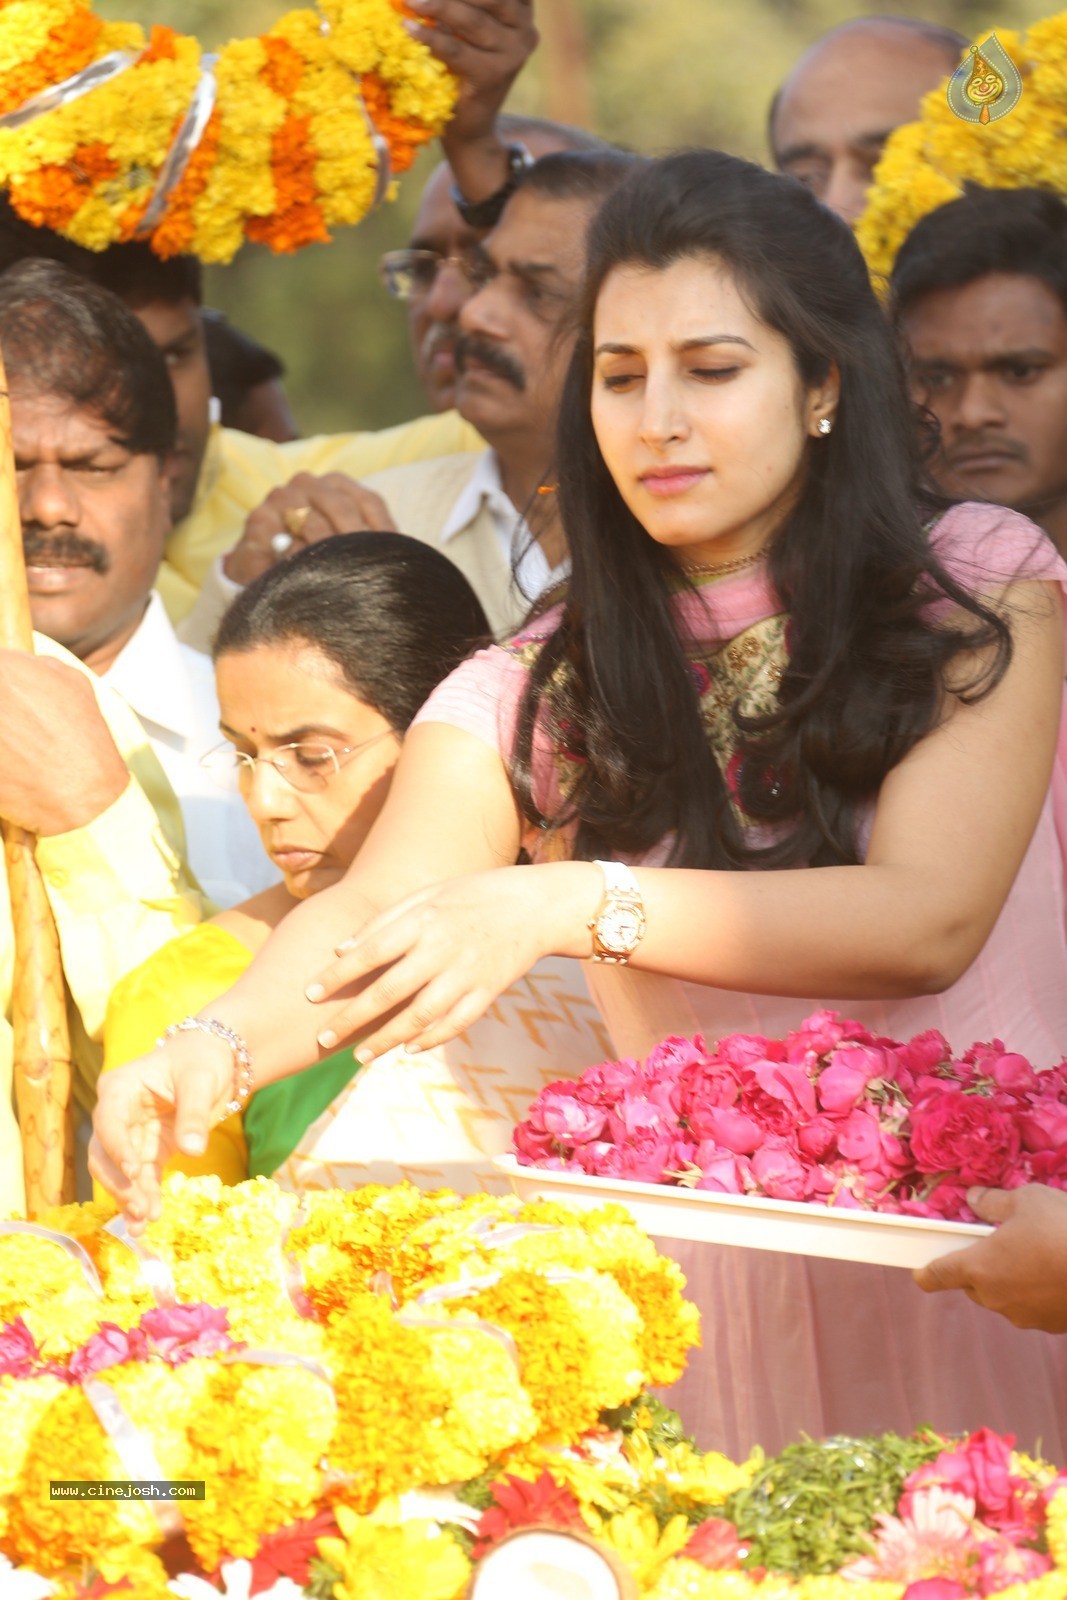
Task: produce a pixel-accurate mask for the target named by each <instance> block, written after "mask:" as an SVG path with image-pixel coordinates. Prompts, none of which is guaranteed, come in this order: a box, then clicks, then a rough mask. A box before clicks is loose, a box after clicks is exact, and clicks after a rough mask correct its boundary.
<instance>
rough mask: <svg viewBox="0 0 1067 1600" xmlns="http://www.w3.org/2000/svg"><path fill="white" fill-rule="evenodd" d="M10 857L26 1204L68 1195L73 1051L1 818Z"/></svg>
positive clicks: (26, 876) (11, 559) (17, 551)
mask: <svg viewBox="0 0 1067 1600" xmlns="http://www.w3.org/2000/svg"><path fill="white" fill-rule="evenodd" d="M0 647H2V648H4V649H8V650H28V651H30V652H31V653H32V651H33V624H32V622H31V620H30V597H29V591H28V589H27V586H26V565H25V562H24V560H23V555H22V522H21V518H20V516H19V502H18V490H17V487H16V483H15V453H14V448H13V445H12V438H11V404H10V399H9V396H8V389H7V375H6V373H5V371H4V363H3V355H2V353H0ZM0 828H2V829H3V836H4V857H5V860H6V862H7V880H8V892H9V894H10V897H11V922H12V927H13V929H14V936H15V969H14V980H13V985H12V997H11V1012H12V1015H11V1021H12V1027H13V1029H14V1035H15V1042H14V1077H15V1104H16V1107H17V1110H18V1119H19V1128H20V1130H21V1136H22V1159H23V1165H24V1169H25V1179H26V1210H27V1213H28V1215H29V1216H30V1217H34V1216H38V1215H39V1214H40V1213H41V1211H42V1210H43V1209H44V1208H45V1207H46V1206H53V1205H60V1204H63V1203H65V1202H67V1201H69V1200H73V1199H74V1132H73V1107H72V1103H71V1076H72V1073H71V1059H70V1057H71V1051H70V1036H69V1032H68V1028H67V1002H66V989H65V985H64V981H63V958H62V955H61V953H60V948H59V934H58V933H57V931H56V924H55V919H54V917H53V916H52V908H51V906H50V905H49V902H48V895H47V893H46V891H45V886H44V882H43V880H42V878H41V873H40V870H39V868H38V866H37V860H36V856H35V854H34V846H35V843H36V840H35V838H34V835H33V834H32V833H27V831H26V830H25V828H20V827H18V826H17V825H16V824H14V823H11V822H7V821H6V820H0Z"/></svg>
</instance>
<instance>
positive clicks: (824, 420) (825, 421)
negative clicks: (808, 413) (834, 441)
mask: <svg viewBox="0 0 1067 1600" xmlns="http://www.w3.org/2000/svg"><path fill="white" fill-rule="evenodd" d="M832 427H833V423H832V422H831V421H830V418H829V417H820V418H819V432H820V433H821V434H823V435H824V436H825V435H826V434H828V433H829V432H830V429H831V428H832Z"/></svg>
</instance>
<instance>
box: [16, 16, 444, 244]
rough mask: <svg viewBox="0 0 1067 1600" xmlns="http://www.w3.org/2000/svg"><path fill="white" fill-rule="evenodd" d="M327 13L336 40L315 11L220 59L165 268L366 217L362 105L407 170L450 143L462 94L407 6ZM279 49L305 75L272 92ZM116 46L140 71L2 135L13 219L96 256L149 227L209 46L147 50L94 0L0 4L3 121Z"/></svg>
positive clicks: (162, 229) (175, 195)
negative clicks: (429, 149) (279, 44)
mask: <svg viewBox="0 0 1067 1600" xmlns="http://www.w3.org/2000/svg"><path fill="white" fill-rule="evenodd" d="M324 10H325V12H326V15H327V18H328V21H329V28H328V29H327V30H322V29H321V28H320V26H319V18H318V16H317V15H316V14H315V13H314V12H313V11H311V10H310V9H309V10H304V11H296V12H291V13H289V14H288V15H287V16H286V17H284V18H283V19H282V20H281V22H280V23H279V24H278V25H277V26H276V27H275V28H274V29H272V30H271V32H270V33H269V34H267V35H264V36H262V37H261V38H254V39H238V40H234V41H232V42H231V43H230V44H227V45H226V46H225V47H224V48H223V49H222V50H221V51H220V52H219V55H218V59H217V62H216V64H215V67H214V75H215V82H216V85H217V104H216V108H215V114H214V115H213V116H212V118H211V120H210V123H209V125H208V130H207V131H205V134H204V136H203V137H202V139H201V143H200V147H199V149H198V150H197V151H195V152H193V154H192V157H191V159H190V161H189V162H188V164H187V166H186V176H188V175H189V174H190V173H192V174H193V177H192V178H191V180H190V182H189V184H188V185H186V182H185V177H183V178H181V179H180V180H179V181H178V182H177V183H176V184H175V186H174V188H173V189H172V191H171V192H170V193H169V194H167V195H165V196H164V197H163V201H164V213H163V216H162V220H157V222H156V227H155V230H154V232H153V240H154V242H155V244H156V246H157V248H158V249H159V250H160V253H161V254H164V255H167V254H174V253H175V251H177V250H183V249H189V250H193V251H195V252H196V253H198V254H199V255H201V256H202V257H203V259H205V260H209V261H216V260H218V261H223V260H228V259H229V258H230V257H231V256H232V255H233V253H234V251H235V250H237V249H238V248H239V247H240V245H241V244H242V243H243V242H244V240H245V238H246V237H248V238H254V239H257V240H260V241H261V242H266V243H268V244H270V245H271V247H272V248H274V249H291V248H294V247H295V246H296V245H299V244H301V243H306V242H308V240H309V239H311V238H325V237H328V234H327V233H326V232H325V224H326V222H327V221H331V222H334V221H337V222H353V221H358V220H359V218H360V217H362V216H363V215H364V214H365V212H366V211H367V209H368V208H369V207H370V205H371V204H372V203H373V200H374V197H375V194H376V191H377V187H378V181H377V157H376V155H375V151H374V148H373V144H372V141H371V138H370V136H369V131H368V127H367V120H366V112H365V109H364V107H368V108H370V109H371V111H372V114H373V115H374V117H375V119H376V123H377V125H378V127H379V128H380V131H381V133H382V136H383V137H384V139H385V140H386V141H387V143H388V145H389V147H390V153H391V167H392V170H393V171H395V172H399V171H403V170H406V168H407V166H408V165H410V162H411V159H412V154H413V152H414V150H415V148H416V147H417V146H418V145H420V144H423V143H425V142H427V141H428V140H429V139H431V138H432V137H433V136H434V135H435V134H436V133H438V132H440V130H441V128H442V127H443V126H444V124H445V122H446V121H447V120H448V117H449V115H450V114H451V111H452V109H453V106H454V104H455V98H456V93H457V85H456V83H455V81H454V79H453V78H452V76H451V74H450V73H449V72H448V71H447V70H446V68H445V67H443V66H442V64H441V63H440V62H439V61H437V60H436V59H435V58H434V57H433V56H432V55H431V54H430V52H429V51H428V50H427V49H426V47H425V46H424V45H422V44H420V43H418V42H417V41H416V40H414V39H412V38H411V36H410V35H409V34H408V33H407V31H406V30H405V28H404V27H403V24H402V20H401V16H400V8H399V6H398V5H394V4H393V3H392V0H327V4H326V5H325V6H324ZM282 39H284V40H285V41H286V42H287V44H288V45H289V47H290V50H291V53H292V56H293V67H294V70H293V71H292V72H291V73H288V74H285V75H283V76H284V80H285V81H284V82H283V83H279V84H275V85H274V86H272V84H271V83H270V82H269V81H268V80H269V76H270V75H269V73H268V72H266V71H265V68H266V67H267V65H268V56H267V48H266V47H267V44H268V42H270V41H272V40H273V41H279V40H282ZM119 49H122V50H128V51H131V52H133V53H134V54H136V56H137V58H138V59H136V60H135V61H134V62H133V63H131V65H129V66H128V67H127V68H126V70H125V71H124V72H122V73H121V74H120V75H119V76H118V77H117V78H115V79H112V80H111V81H110V82H107V83H104V84H101V85H99V86H98V87H97V88H96V89H95V90H94V92H93V93H92V94H91V95H85V96H82V97H81V98H79V99H77V100H72V101H69V102H68V103H67V104H66V105H62V106H58V107H56V108H55V109H53V110H52V111H50V112H48V113H46V114H44V115H42V116H39V117H36V118H34V119H32V120H31V121H29V122H27V123H26V124H24V125H23V126H22V127H21V128H14V129H3V130H0V184H4V185H6V186H7V187H8V190H9V194H10V197H11V201H12V204H13V205H14V207H15V209H16V210H17V211H18V212H19V214H20V215H21V216H23V217H25V218H26V220H28V221H29V222H31V223H34V224H35V225H46V226H48V227H50V228H53V229H55V230H56V231H58V232H61V233H63V234H64V235H65V236H66V237H68V238H70V239H73V240H74V241H75V242H77V243H79V244H83V245H86V246H88V247H89V248H92V249H103V248H105V247H106V246H107V245H108V244H110V243H113V242H114V241H115V240H118V239H125V238H129V237H131V236H132V235H133V234H134V233H135V232H136V231H137V228H138V226H139V224H140V222H141V219H142V217H143V215H144V212H145V209H146V207H147V205H148V202H149V199H150V197H151V196H152V195H153V193H154V191H155V188H156V184H157V180H158V178H159V175H160V172H161V170H162V168H163V163H164V161H165V159H166V156H167V152H168V150H169V148H170V146H171V143H172V140H173V138H174V134H175V130H176V129H177V127H178V126H179V125H180V124H181V121H182V119H183V117H184V116H185V113H186V111H187V109H188V107H189V105H190V103H191V101H192V97H193V94H194V91H195V89H196V85H197V84H198V82H199V81H201V78H202V73H203V71H204V68H203V65H202V61H201V51H200V46H199V45H198V43H197V41H196V40H195V39H193V38H189V37H184V36H182V35H180V34H177V33H175V32H174V31H173V30H171V29H167V28H155V29H153V30H152V33H151V36H150V38H149V39H148V41H147V43H146V41H145V39H144V36H143V34H142V33H141V31H140V30H139V29H138V28H136V27H134V26H132V25H130V24H125V23H108V24H104V23H102V22H101V21H100V19H99V18H97V17H96V16H94V14H93V12H92V8H91V4H90V3H89V0H6V4H3V5H0V111H7V110H12V109H15V108H16V107H17V106H20V105H22V104H23V103H25V101H26V100H28V99H29V98H31V97H32V96H33V95H35V94H37V93H39V92H40V91H41V90H42V89H44V88H47V87H49V86H50V85H52V84H55V83H58V82H60V81H62V80H63V79H64V78H67V77H69V76H71V75H72V74H73V73H75V72H78V71H81V70H82V69H83V68H84V67H86V66H87V65H89V64H90V63H91V62H92V61H93V60H95V59H98V58H99V57H100V56H102V55H104V54H107V53H109V52H110V51H114V50H119ZM361 101H362V102H363V105H361ZM283 130H286V131H284V132H283ZM312 190H313V191H314V192H311V191H312Z"/></svg>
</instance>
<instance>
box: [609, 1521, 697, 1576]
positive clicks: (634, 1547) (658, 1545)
mask: <svg viewBox="0 0 1067 1600" xmlns="http://www.w3.org/2000/svg"><path fill="white" fill-rule="evenodd" d="M691 1532H692V1529H691V1528H690V1525H689V1522H688V1519H687V1518H685V1517H683V1516H677V1517H672V1518H671V1520H670V1521H669V1522H668V1523H667V1526H666V1527H665V1528H664V1529H663V1530H662V1532H661V1531H660V1526H659V1523H658V1522H657V1521H656V1514H655V1512H654V1511H653V1510H652V1508H651V1507H650V1506H646V1505H629V1506H627V1507H626V1510H625V1511H620V1512H619V1514H618V1516H614V1517H609V1518H608V1519H607V1521H606V1522H604V1523H603V1524H602V1525H601V1527H600V1529H599V1530H598V1532H597V1538H598V1540H599V1541H600V1542H601V1543H602V1544H605V1545H607V1546H608V1548H609V1549H611V1550H613V1551H614V1552H615V1554H616V1555H617V1556H618V1557H619V1559H620V1561H622V1563H623V1565H624V1566H626V1567H628V1568H629V1570H630V1571H631V1572H632V1573H633V1574H634V1576H635V1577H636V1578H637V1579H638V1581H639V1582H640V1583H642V1584H646V1583H648V1582H649V1581H650V1580H651V1579H652V1578H653V1577H654V1576H655V1575H656V1574H657V1573H658V1572H659V1571H660V1569H661V1568H662V1567H663V1565H664V1563H665V1562H667V1561H669V1560H670V1559H671V1557H672V1556H676V1555H677V1554H678V1552H679V1550H681V1549H682V1548H683V1546H684V1545H686V1544H687V1543H688V1542H689V1535H690V1533H691Z"/></svg>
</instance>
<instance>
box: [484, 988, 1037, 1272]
mask: <svg viewBox="0 0 1067 1600" xmlns="http://www.w3.org/2000/svg"><path fill="white" fill-rule="evenodd" d="M513 1150H514V1153H513V1154H512V1155H508V1156H500V1157H498V1158H497V1166H498V1168H499V1169H500V1170H501V1171H502V1172H504V1173H505V1174H506V1175H507V1176H508V1178H509V1179H510V1181H511V1183H512V1186H513V1187H514V1189H515V1190H516V1192H517V1193H518V1194H520V1195H522V1196H523V1197H524V1198H529V1197H532V1196H535V1195H541V1196H544V1197H546V1198H548V1197H551V1198H555V1199H559V1200H561V1201H562V1200H565V1201H566V1203H567V1204H568V1205H572V1206H573V1205H577V1206H585V1207H593V1206H598V1205H604V1204H605V1203H608V1202H616V1203H619V1204H622V1205H625V1206H626V1207H627V1209H628V1210H629V1211H630V1212H631V1213H632V1215H633V1216H634V1217H635V1218H636V1220H637V1221H638V1222H639V1224H640V1225H641V1226H642V1227H643V1228H646V1229H647V1230H648V1231H649V1232H650V1233H653V1234H657V1235H659V1236H660V1237H661V1238H674V1239H694V1240H701V1241H703V1242H705V1243H709V1244H730V1245H742V1246H748V1247H752V1248H755V1249H762V1250H780V1251H786V1252H788V1253H791V1254H800V1255H811V1256H829V1257H834V1258H836V1259H838V1260H843V1261H868V1262H875V1263H879V1264H881V1265H885V1266H899V1267H920V1266H924V1265H926V1264H927V1263H928V1262H930V1261H933V1260H935V1259H936V1258H937V1257H938V1256H941V1255H945V1254H947V1253H948V1252H949V1251H952V1250H957V1249H959V1248H960V1247H961V1246H963V1245H965V1244H967V1243H969V1242H971V1241H972V1240H973V1239H975V1238H977V1237H981V1236H983V1235H984V1234H986V1233H988V1231H989V1230H988V1228H987V1227H985V1226H984V1225H982V1224H980V1223H979V1222H978V1220H977V1218H976V1217H975V1215H974V1213H973V1212H972V1211H971V1209H970V1207H969V1206H968V1204H967V1191H968V1189H969V1188H971V1187H972V1186H974V1185H983V1186H991V1187H994V1188H1007V1189H1010V1188H1016V1187H1019V1186H1020V1185H1022V1184H1025V1183H1048V1184H1051V1185H1052V1186H1053V1187H1055V1188H1067V1063H1064V1062H1061V1063H1059V1064H1058V1065H1056V1066H1052V1067H1047V1068H1044V1069H1038V1068H1036V1067H1034V1066H1033V1065H1031V1063H1030V1062H1029V1061H1027V1060H1026V1059H1025V1057H1023V1056H1021V1055H1018V1054H1015V1053H1013V1052H1011V1051H1010V1050H1008V1049H1007V1048H1006V1047H1005V1046H1004V1044H1003V1043H1002V1042H1001V1041H1000V1040H993V1041H992V1042H991V1043H988V1044H975V1045H972V1046H971V1048H970V1049H969V1050H967V1051H966V1052H965V1053H964V1054H963V1055H961V1056H955V1055H953V1053H952V1049H951V1047H950V1045H949V1043H948V1041H947V1040H946V1039H945V1038H944V1037H943V1036H942V1035H941V1034H940V1033H938V1032H936V1031H935V1030H931V1031H929V1032H927V1033H922V1034H919V1035H917V1036H916V1037H915V1038H913V1039H911V1040H909V1041H908V1042H907V1043H901V1042H899V1041H897V1040H894V1039H884V1038H880V1037H877V1036H876V1035H874V1034H872V1033H870V1032H869V1031H868V1030H867V1029H866V1028H864V1027H863V1026H861V1024H859V1023H858V1022H853V1021H849V1020H848V1019H845V1018H842V1017H839V1016H838V1015H837V1014H836V1013H834V1012H829V1011H821V1012H817V1013H815V1014H814V1015H813V1016H810V1017H807V1018H805V1020H804V1021H803V1022H802V1023H801V1024H800V1026H799V1027H798V1028H797V1029H796V1030H795V1031H794V1032H793V1033H790V1034H788V1035H787V1036H786V1037H785V1038H783V1039H767V1038H764V1037H762V1036H760V1035H753V1034H731V1035H729V1036H728V1037H725V1038H723V1039H720V1040H718V1041H717V1042H706V1041H705V1040H704V1039H703V1038H702V1037H701V1036H700V1035H696V1036H695V1037H693V1038H686V1039H683V1038H671V1039H665V1040H664V1041H663V1043H662V1044H659V1045H657V1046H656V1048H655V1049H654V1050H653V1051H652V1052H651V1054H650V1055H649V1056H648V1057H647V1058H646V1059H645V1060H644V1061H638V1060H633V1059H630V1060H623V1061H608V1062H604V1063H602V1064H601V1065H599V1066H595V1067H590V1068H589V1069H588V1070H587V1071H586V1072H584V1073H583V1074H582V1075H581V1077H580V1078H576V1079H570V1080H562V1081H560V1082H557V1083H552V1084H548V1085H546V1087H545V1088H544V1089H542V1091H541V1093H540V1094H539V1095H538V1097H537V1099H536V1100H535V1101H534V1103H533V1104H532V1106H531V1107H530V1109H529V1112H528V1114H527V1116H526V1118H525V1119H524V1120H523V1121H522V1122H521V1123H519V1125H518V1127H517V1128H516V1129H515V1132H514V1136H513Z"/></svg>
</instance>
